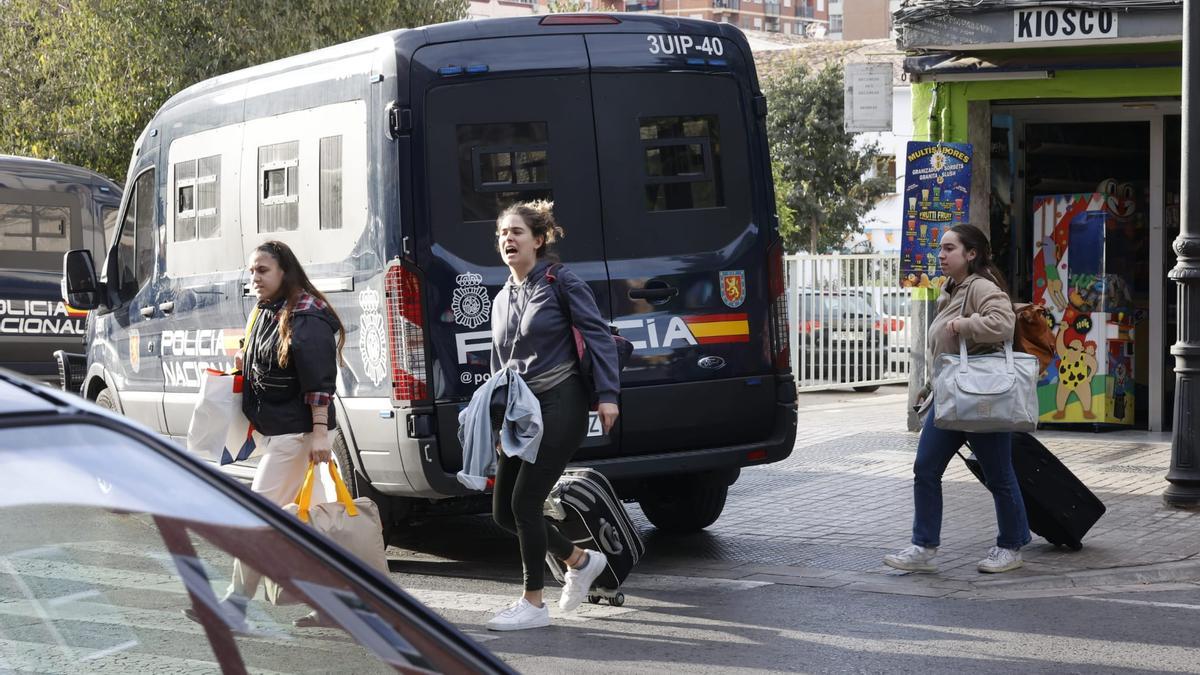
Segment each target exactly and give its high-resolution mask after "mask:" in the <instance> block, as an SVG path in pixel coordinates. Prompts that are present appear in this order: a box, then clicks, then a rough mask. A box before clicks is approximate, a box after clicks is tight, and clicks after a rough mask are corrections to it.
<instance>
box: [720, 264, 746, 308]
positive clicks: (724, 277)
mask: <svg viewBox="0 0 1200 675" xmlns="http://www.w3.org/2000/svg"><path fill="white" fill-rule="evenodd" d="M745 301H746V272H745V270H734V271H731V272H721V302H724V303H725V305H726V306H727V307H741V306H742V303H743V302H745Z"/></svg>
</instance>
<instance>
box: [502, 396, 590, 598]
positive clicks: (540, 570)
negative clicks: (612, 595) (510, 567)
mask: <svg viewBox="0 0 1200 675" xmlns="http://www.w3.org/2000/svg"><path fill="white" fill-rule="evenodd" d="M537 399H538V402H539V403H541V405H542V430H543V431H542V444H541V446H540V447H539V449H538V455H537V462H535V463H533V464H529V463H527V462H525V461H523V460H521V459H518V458H516V457H507V456H505V455H504V454H501V455H500V457H499V459H498V460H497V466H496V486H495V491H494V492H493V493H492V517H493V518H494V519H495V520H496V524H497V525H499V526H500V527H503V528H504V529H506V530H508V531H509V532H512V533H513V534H516V535H517V541H518V542H519V543H520V544H521V566H522V567H523V569H524V572H525V590H527V591H540V590H541V589H542V585H543V581H544V577H545V566H546V551H547V550H549V551H550V552H551V553H553V554H554V556H555V557H557V558H558V559H560V560H566V559H567V558H569V557H571V553H572V552H573V551H574V550H575V545H574V544H572V543H571V540H569V539H567V538H566V537H564V536H562V535H561V534H559V532H558V530H556V529H554V528H553V527H551V526H550V524H549V523H547V522H546V519H545V518H544V517H543V516H542V504H543V503H544V502H545V501H546V496H547V495H549V494H550V488H552V487H554V483H556V482H557V481H558V479H559V478H560V477H561V476H562V472H563V469H565V468H567V463H568V462H570V461H571V458H572V457H574V456H575V451H576V450H578V449H579V445H580V444H581V443H583V439H584V438H586V437H587V426H588V395H587V392H586V391H584V388H583V382H582V381H581V380H580V378H579V376H578V375H572V376H571V377H569V378H567V379H566V380H564V381H563V382H560V383H559V384H558V385H556V386H555V387H553V388H552V389H550V390H549V391H545V392H542V393H540V394H538V395H537Z"/></svg>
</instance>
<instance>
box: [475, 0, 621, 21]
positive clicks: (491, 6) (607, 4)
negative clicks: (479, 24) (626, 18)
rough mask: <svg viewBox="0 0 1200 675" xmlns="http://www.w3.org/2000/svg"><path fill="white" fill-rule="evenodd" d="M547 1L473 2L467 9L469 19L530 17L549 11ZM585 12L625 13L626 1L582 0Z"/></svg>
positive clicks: (501, 0)
mask: <svg viewBox="0 0 1200 675" xmlns="http://www.w3.org/2000/svg"><path fill="white" fill-rule="evenodd" d="M548 4H549V3H547V1H546V0H471V6H470V7H469V8H467V18H469V19H494V18H497V17H505V16H529V15H530V14H545V13H547V12H548V11H549V9H548ZM579 9H580V11H583V12H623V11H625V1H624V0H581V2H580V3H579Z"/></svg>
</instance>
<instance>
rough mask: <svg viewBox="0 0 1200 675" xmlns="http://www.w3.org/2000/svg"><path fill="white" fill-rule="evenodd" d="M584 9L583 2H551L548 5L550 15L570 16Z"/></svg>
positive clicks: (562, 0)
mask: <svg viewBox="0 0 1200 675" xmlns="http://www.w3.org/2000/svg"><path fill="white" fill-rule="evenodd" d="M584 9H586V8H585V7H584V4H583V0H550V2H548V3H546V11H547V12H549V13H550V14H570V13H571V12H582V11H583V10H584Z"/></svg>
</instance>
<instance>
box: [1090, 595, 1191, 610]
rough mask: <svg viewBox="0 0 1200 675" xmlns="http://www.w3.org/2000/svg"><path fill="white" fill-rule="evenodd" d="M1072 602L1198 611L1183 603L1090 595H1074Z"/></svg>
mask: <svg viewBox="0 0 1200 675" xmlns="http://www.w3.org/2000/svg"><path fill="white" fill-rule="evenodd" d="M1071 597H1072V599H1074V600H1090V601H1092V602H1116V603H1119V604H1122V605H1142V606H1145V607H1166V608H1168V609H1191V610H1200V605H1189V604H1187V603H1184V602H1155V601H1153V600H1129V599H1126V598H1097V597H1093V596H1090V595H1074V596H1071Z"/></svg>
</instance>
